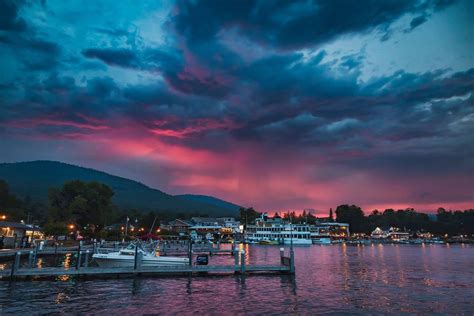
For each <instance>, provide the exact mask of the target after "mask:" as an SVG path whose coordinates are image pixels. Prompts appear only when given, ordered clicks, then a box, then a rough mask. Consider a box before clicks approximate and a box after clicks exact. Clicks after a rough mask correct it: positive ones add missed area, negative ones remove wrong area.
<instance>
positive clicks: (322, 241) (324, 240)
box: [311, 236, 331, 245]
mask: <svg viewBox="0 0 474 316" xmlns="http://www.w3.org/2000/svg"><path fill="white" fill-rule="evenodd" d="M311 239H312V241H313V244H315V245H330V244H331V237H329V236H311Z"/></svg>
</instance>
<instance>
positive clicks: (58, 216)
mask: <svg viewBox="0 0 474 316" xmlns="http://www.w3.org/2000/svg"><path fill="white" fill-rule="evenodd" d="M113 196H114V191H113V190H112V189H111V188H110V187H109V186H107V185H105V184H103V183H99V182H96V181H92V182H84V181H80V180H72V181H67V182H65V183H64V185H63V186H61V187H52V188H49V190H48V200H47V203H46V204H45V203H41V202H32V200H31V199H30V198H29V197H25V198H24V199H21V198H19V197H17V196H15V195H14V194H12V193H11V192H10V189H9V186H8V183H7V182H6V181H3V180H0V211H1V212H0V215H5V216H6V220H8V221H15V222H20V221H24V222H25V223H26V224H34V225H39V226H41V228H42V230H43V231H44V232H45V233H46V234H48V235H56V236H57V235H67V234H70V233H71V232H72V231H76V230H80V231H81V234H82V235H83V236H90V237H92V236H93V237H107V236H108V235H112V236H114V237H116V236H117V234H119V233H120V230H121V227H120V226H124V225H125V223H126V218H127V217H128V218H129V224H130V225H133V226H139V227H142V228H144V231H146V232H148V230H149V229H150V228H151V226H152V225H153V223H154V222H155V225H158V223H160V222H164V221H169V220H172V219H175V218H183V219H185V218H188V217H191V216H199V214H197V213H195V214H193V213H191V214H189V213H186V214H184V213H176V212H172V211H167V210H159V211H144V210H139V209H122V208H120V207H118V206H117V205H115V204H114V203H113V201H112V198H113ZM201 216H202V215H201ZM117 223H120V224H121V225H120V226H116V227H113V228H112V229H108V230H105V229H104V227H106V226H108V225H111V224H117ZM155 227H156V226H155Z"/></svg>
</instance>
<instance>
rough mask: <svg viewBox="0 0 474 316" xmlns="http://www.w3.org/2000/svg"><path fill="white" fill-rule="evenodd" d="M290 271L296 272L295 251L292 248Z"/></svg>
mask: <svg viewBox="0 0 474 316" xmlns="http://www.w3.org/2000/svg"><path fill="white" fill-rule="evenodd" d="M290 273H291V274H295V252H294V251H293V248H291V249H290Z"/></svg>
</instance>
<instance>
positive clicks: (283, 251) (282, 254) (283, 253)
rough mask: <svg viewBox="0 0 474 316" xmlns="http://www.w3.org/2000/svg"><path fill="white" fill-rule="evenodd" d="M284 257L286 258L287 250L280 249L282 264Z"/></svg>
mask: <svg viewBox="0 0 474 316" xmlns="http://www.w3.org/2000/svg"><path fill="white" fill-rule="evenodd" d="M284 256H285V248H280V264H283V257H284Z"/></svg>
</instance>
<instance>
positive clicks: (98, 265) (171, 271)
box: [0, 241, 295, 280]
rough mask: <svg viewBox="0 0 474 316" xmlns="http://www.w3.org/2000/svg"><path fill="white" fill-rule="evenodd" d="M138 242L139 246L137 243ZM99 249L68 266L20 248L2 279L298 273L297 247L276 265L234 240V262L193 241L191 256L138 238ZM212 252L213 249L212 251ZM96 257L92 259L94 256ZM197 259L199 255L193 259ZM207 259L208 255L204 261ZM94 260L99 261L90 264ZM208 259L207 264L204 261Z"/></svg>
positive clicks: (0, 273) (86, 252)
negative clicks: (257, 259) (253, 258)
mask: <svg viewBox="0 0 474 316" xmlns="http://www.w3.org/2000/svg"><path fill="white" fill-rule="evenodd" d="M137 245H138V246H137ZM103 250H104V249H102V250H101V249H100V248H98V249H96V251H97V252H96V253H91V252H90V250H81V249H80V248H78V249H77V260H76V264H75V266H73V267H71V266H67V267H37V263H36V262H37V256H36V255H35V254H34V252H29V256H28V260H27V262H26V263H25V262H23V264H22V259H21V258H22V252H20V251H18V252H17V253H16V255H15V259H14V262H13V263H12V264H11V268H10V269H9V270H6V269H4V270H0V280H16V279H31V278H35V279H37V278H55V277H58V276H74V277H88V278H90V277H104V276H116V277H120V276H137V275H139V276H163V275H188V276H193V275H199V276H202V275H204V274H205V275H208V274H255V273H265V274H267V273H277V274H281V273H283V274H294V273H295V259H294V252H293V249H292V248H290V250H289V252H288V253H287V254H286V255H285V250H284V248H281V249H280V260H279V262H275V264H274V265H271V264H266V265H248V264H246V257H245V250H239V249H237V247H236V245H235V244H233V245H232V248H231V250H221V251H222V252H224V251H226V252H230V253H232V254H233V256H234V262H233V264H232V265H230V264H227V265H208V257H207V256H208V255H207V254H206V255H202V252H201V255H199V254H196V253H194V251H193V249H192V245H190V247H189V253H188V257H187V258H186V257H170V256H160V255H157V256H155V255H152V253H151V252H149V251H145V250H144V247H141V246H140V244H139V243H138V241H136V242H133V243H130V244H129V245H128V246H127V247H125V248H122V249H120V250H119V251H112V252H110V249H109V251H107V248H106V251H103ZM210 254H211V253H210ZM90 259H92V260H90ZM193 259H196V260H195V261H194V262H193ZM203 259H205V260H204V261H203ZM90 263H92V264H95V266H94V265H91V266H90ZM203 263H204V264H203Z"/></svg>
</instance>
